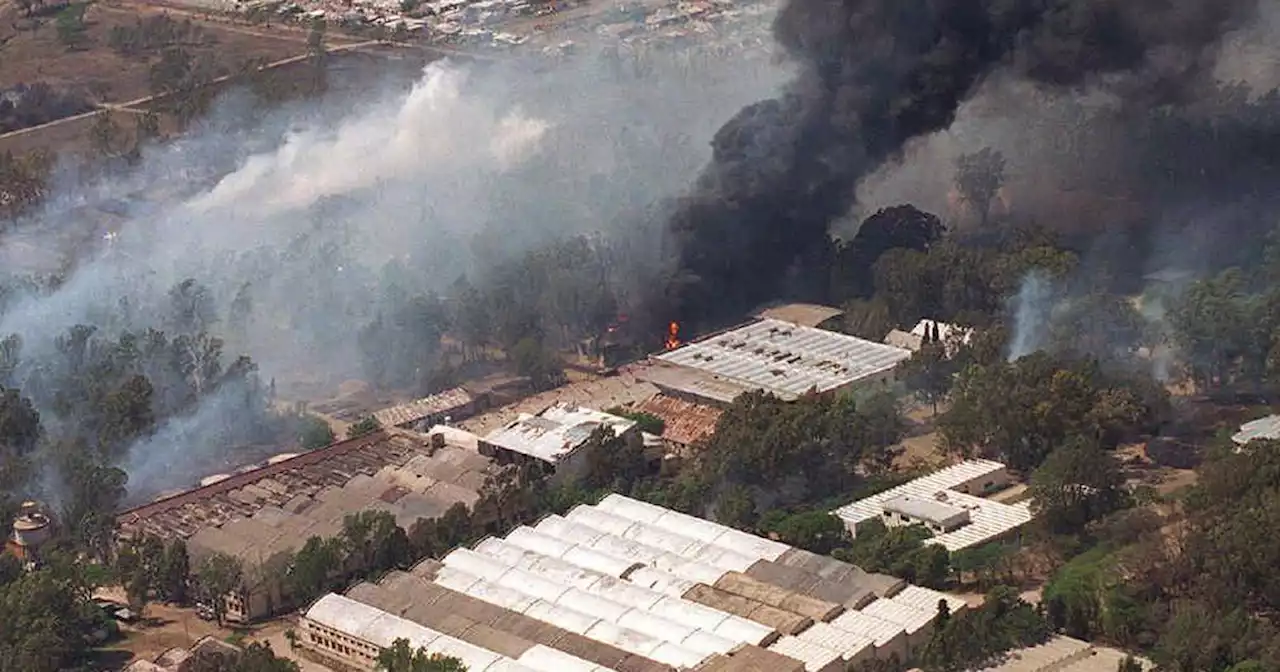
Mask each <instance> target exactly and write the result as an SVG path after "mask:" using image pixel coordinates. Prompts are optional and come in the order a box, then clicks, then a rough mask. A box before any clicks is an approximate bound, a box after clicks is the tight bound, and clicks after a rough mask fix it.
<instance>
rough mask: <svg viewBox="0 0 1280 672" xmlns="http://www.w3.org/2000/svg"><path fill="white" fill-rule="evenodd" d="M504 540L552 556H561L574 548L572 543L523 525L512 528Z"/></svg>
mask: <svg viewBox="0 0 1280 672" xmlns="http://www.w3.org/2000/svg"><path fill="white" fill-rule="evenodd" d="M506 542H507V543H509V544H515V545H516V546H519V547H521V548H524V549H527V550H530V551H534V552H537V553H541V554H543V555H548V556H551V557H553V558H559V557H562V556H564V554H565V553H567V552H568V551H569V549H572V548H575V546H574V545H573V544H571V543H569V542H567V541H564V540H562V539H556V538H555V537H552V536H549V535H546V534H542V533H541V532H539V531H537V530H535V529H533V528H532V527H527V526H524V525H522V526H520V527H517V528H516V529H514V530H512V531H511V533H510V534H508V535H507V536H506Z"/></svg>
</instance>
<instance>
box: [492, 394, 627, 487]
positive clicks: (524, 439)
mask: <svg viewBox="0 0 1280 672" xmlns="http://www.w3.org/2000/svg"><path fill="white" fill-rule="evenodd" d="M601 427H609V428H611V429H613V433H614V435H615V436H619V437H628V436H629V435H630V434H631V433H632V432H634V431H636V423H635V421H634V420H628V419H627V418H622V417H619V416H616V415H610V414H609V413H604V412H602V411H597V410H593V409H590V408H584V407H582V406H574V405H571V404H565V403H559V404H554V405H552V406H550V407H548V408H546V409H544V410H543V411H542V412H541V413H538V414H537V415H530V414H528V413H522V414H520V416H519V417H518V418H516V419H515V420H513V421H511V422H509V423H507V424H506V425H504V426H502V427H500V428H498V429H496V430H494V431H492V432H490V433H489V434H488V435H487V436H485V437H484V438H483V439H481V440H480V445H479V448H480V454H481V455H485V456H487V457H491V458H493V459H494V460H495V461H497V462H498V463H499V464H511V463H521V462H530V461H532V462H536V463H539V464H541V465H542V466H543V468H544V469H546V471H547V472H549V473H552V474H553V478H554V479H555V480H557V481H565V480H572V479H574V478H577V477H579V476H581V475H582V474H583V472H584V471H585V469H586V467H587V459H586V451H584V450H582V448H583V447H584V446H586V444H587V439H589V438H591V434H592V433H593V432H595V431H596V430H597V429H599V428H601Z"/></svg>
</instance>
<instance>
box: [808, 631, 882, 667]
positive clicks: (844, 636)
mask: <svg viewBox="0 0 1280 672" xmlns="http://www.w3.org/2000/svg"><path fill="white" fill-rule="evenodd" d="M797 637H798V638H799V639H802V640H804V641H806V642H812V643H814V644H817V645H819V646H822V647H824V648H828V649H831V650H832V651H837V652H839V653H840V656H841V657H842V658H844V659H845V660H853V659H854V658H858V657H860V656H862V655H863V654H865V653H868V650H871V651H874V650H875V647H876V643H875V640H873V639H871V638H870V637H867V636H866V635H862V634H858V633H856V632H850V631H848V630H841V629H840V628H837V627H833V626H832V625H831V624H829V623H814V624H813V625H811V626H809V628H808V629H806V630H805V631H804V632H802V633H800V634H799V635H797Z"/></svg>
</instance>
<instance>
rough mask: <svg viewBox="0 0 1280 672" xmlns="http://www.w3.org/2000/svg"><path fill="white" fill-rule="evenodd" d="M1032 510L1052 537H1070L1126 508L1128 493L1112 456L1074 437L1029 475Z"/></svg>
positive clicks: (1091, 442)
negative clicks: (1053, 535) (1064, 535)
mask: <svg viewBox="0 0 1280 672" xmlns="http://www.w3.org/2000/svg"><path fill="white" fill-rule="evenodd" d="M1030 490H1031V495H1032V499H1031V501H1032V507H1033V509H1034V510H1035V512H1036V514H1037V516H1039V517H1040V520H1041V521H1042V522H1043V524H1044V525H1045V526H1046V527H1047V528H1048V529H1049V530H1051V531H1053V532H1054V533H1055V534H1073V533H1076V532H1079V531H1081V530H1083V529H1084V526H1085V525H1087V524H1089V523H1090V522H1093V521H1095V520H1098V519H1100V518H1102V517H1103V516H1106V515H1107V514H1109V513H1111V512H1112V511H1115V510H1116V509H1118V508H1120V507H1122V506H1124V505H1125V503H1126V501H1127V499H1128V493H1127V492H1126V491H1125V489H1124V476H1123V475H1122V474H1121V473H1120V469H1119V466H1118V465H1117V464H1116V460H1115V457H1114V456H1113V455H1112V454H1111V453H1109V452H1107V451H1105V450H1103V449H1101V448H1099V447H1098V445H1097V443H1095V442H1094V441H1091V440H1089V439H1085V438H1081V437H1073V438H1072V439H1069V440H1068V442H1067V443H1065V444H1064V445H1062V446H1061V447H1059V448H1057V449H1055V450H1054V451H1053V452H1051V453H1049V456H1048V458H1046V459H1045V461H1044V464H1042V465H1040V467H1039V468H1038V469H1036V471H1035V473H1034V474H1032V476H1031V488H1030Z"/></svg>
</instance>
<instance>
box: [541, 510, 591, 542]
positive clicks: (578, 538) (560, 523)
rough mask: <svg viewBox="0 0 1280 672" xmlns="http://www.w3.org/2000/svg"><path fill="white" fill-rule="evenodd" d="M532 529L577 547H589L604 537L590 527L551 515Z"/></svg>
mask: <svg viewBox="0 0 1280 672" xmlns="http://www.w3.org/2000/svg"><path fill="white" fill-rule="evenodd" d="M533 529H534V530H535V531H537V532H541V533H542V534H545V535H547V536H549V537H553V538H556V539H559V540H561V541H565V542H568V543H571V544H577V545H579V546H590V545H591V542H593V541H595V540H597V539H599V538H600V537H603V536H604V534H605V533H604V532H602V531H600V530H597V529H595V528H592V527H587V526H586V525H582V524H579V523H575V522H572V521H569V520H566V519H565V518H563V517H561V516H556V515H551V516H547V517H546V518H543V519H542V520H540V521H538V524H537V525H534V527H533Z"/></svg>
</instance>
